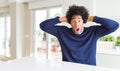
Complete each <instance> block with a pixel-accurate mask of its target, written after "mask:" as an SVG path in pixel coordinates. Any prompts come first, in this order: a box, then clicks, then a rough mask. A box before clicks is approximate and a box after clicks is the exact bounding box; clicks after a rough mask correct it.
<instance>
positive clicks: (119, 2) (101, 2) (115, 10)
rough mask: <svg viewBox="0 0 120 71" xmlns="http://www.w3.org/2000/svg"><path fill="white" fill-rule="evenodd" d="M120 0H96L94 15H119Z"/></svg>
mask: <svg viewBox="0 0 120 71" xmlns="http://www.w3.org/2000/svg"><path fill="white" fill-rule="evenodd" d="M119 7H120V0H96V15H101V16H120V8H119Z"/></svg>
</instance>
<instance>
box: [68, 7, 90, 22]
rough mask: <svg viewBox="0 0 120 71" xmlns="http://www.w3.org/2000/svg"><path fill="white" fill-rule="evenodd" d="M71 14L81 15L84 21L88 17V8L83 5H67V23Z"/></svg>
mask: <svg viewBox="0 0 120 71" xmlns="http://www.w3.org/2000/svg"><path fill="white" fill-rule="evenodd" d="M73 15H80V16H82V19H83V23H86V22H87V19H88V17H89V13H88V10H87V9H86V8H85V7H84V6H76V5H72V6H70V7H69V9H68V11H67V12H66V18H67V20H68V23H70V22H71V18H72V16H73Z"/></svg>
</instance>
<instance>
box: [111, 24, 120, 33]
mask: <svg viewBox="0 0 120 71" xmlns="http://www.w3.org/2000/svg"><path fill="white" fill-rule="evenodd" d="M118 28H119V23H118V22H115V23H114V26H113V28H111V30H112V32H114V31H115V30H117V29H118Z"/></svg>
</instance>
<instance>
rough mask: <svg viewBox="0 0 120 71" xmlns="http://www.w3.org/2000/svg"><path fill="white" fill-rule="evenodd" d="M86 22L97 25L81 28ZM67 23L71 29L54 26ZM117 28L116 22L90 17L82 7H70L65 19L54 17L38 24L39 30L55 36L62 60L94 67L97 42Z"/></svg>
mask: <svg viewBox="0 0 120 71" xmlns="http://www.w3.org/2000/svg"><path fill="white" fill-rule="evenodd" d="M87 21H92V22H96V23H99V24H101V25H96V26H95V25H94V26H91V27H83V25H84V24H85V23H86V22H87ZM61 22H68V23H69V24H70V25H71V27H72V28H68V27H65V26H58V25H56V24H58V23H61ZM118 27H119V25H118V23H117V22H116V21H113V20H111V19H107V18H102V17H98V16H90V17H89V13H88V11H87V9H86V8H85V7H84V6H76V5H72V6H70V7H69V9H68V11H67V13H66V16H65V17H56V18H52V19H48V20H45V21H43V22H42V23H40V28H41V29H42V30H43V31H45V32H47V33H50V34H52V35H54V36H56V37H57V38H58V40H59V42H60V45H61V50H62V57H63V58H62V60H63V61H68V62H75V63H83V64H89V65H96V43H97V40H98V39H99V38H100V37H102V36H104V35H107V34H109V33H111V32H113V31H115V30H116V29H117V28H118Z"/></svg>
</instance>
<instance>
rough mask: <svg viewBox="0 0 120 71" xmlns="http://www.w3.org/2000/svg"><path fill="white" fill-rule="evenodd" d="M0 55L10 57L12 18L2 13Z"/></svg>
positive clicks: (0, 17) (0, 18)
mask: <svg viewBox="0 0 120 71" xmlns="http://www.w3.org/2000/svg"><path fill="white" fill-rule="evenodd" d="M0 34H1V36H0V55H2V56H7V57H10V52H9V48H10V47H9V42H10V16H9V15H8V14H7V13H0Z"/></svg>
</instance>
